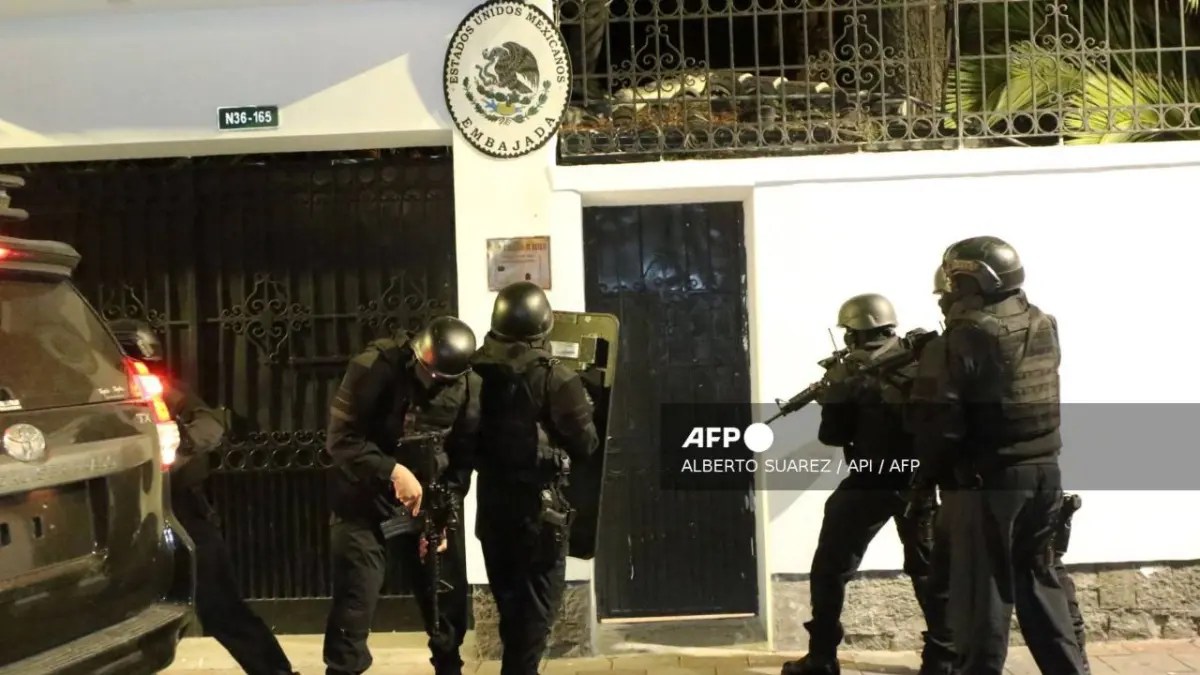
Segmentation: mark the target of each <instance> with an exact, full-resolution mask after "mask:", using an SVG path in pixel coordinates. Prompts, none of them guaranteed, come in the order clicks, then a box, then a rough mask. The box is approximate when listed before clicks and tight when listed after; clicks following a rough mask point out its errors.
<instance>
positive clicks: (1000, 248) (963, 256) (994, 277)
mask: <svg viewBox="0 0 1200 675" xmlns="http://www.w3.org/2000/svg"><path fill="white" fill-rule="evenodd" d="M942 267H943V268H944V269H945V270H946V275H947V276H948V277H949V278H950V282H951V285H952V286H955V285H956V282H955V280H954V279H955V277H960V276H967V277H970V278H972V279H974V280H975V282H976V283H978V284H979V288H980V290H982V291H983V292H984V293H1001V292H1004V291H1015V290H1017V289H1018V288H1020V287H1021V284H1023V283H1025V268H1024V267H1022V266H1021V258H1020V256H1018V255H1017V250H1016V249H1014V248H1013V247H1012V246H1010V245H1009V244H1008V242H1006V241H1004V240H1003V239H1000V238H999V237H971V238H970V239H963V240H962V241H960V242H957V243H955V244H951V245H950V247H949V248H947V249H946V252H945V253H944V254H943V255H942Z"/></svg>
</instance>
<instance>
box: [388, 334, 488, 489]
mask: <svg viewBox="0 0 1200 675" xmlns="http://www.w3.org/2000/svg"><path fill="white" fill-rule="evenodd" d="M371 347H373V348H375V349H378V350H379V357H380V358H382V359H384V360H385V361H387V362H388V363H389V364H391V365H392V367H393V368H394V369H395V372H396V380H395V384H394V386H393V387H391V388H390V391H389V394H388V395H387V396H384V397H383V400H382V401H380V406H381V409H380V413H381V414H380V415H379V418H378V419H380V421H381V422H382V424H381V425H380V426H379V427H378V429H379V431H377V432H376V433H377V434H379V438H378V439H377V440H376V444H377V445H378V446H379V448H380V449H381V450H383V451H384V452H388V453H390V454H391V455H392V456H393V457H395V459H396V461H398V462H400V463H401V464H403V465H405V466H407V467H409V469H410V470H412V471H413V473H414V474H417V478H418V479H419V480H421V481H424V482H428V481H431V480H434V479H436V478H437V476H440V475H441V473H442V472H443V471H445V470H446V467H447V466H448V465H449V458H448V457H447V456H446V451H445V446H444V444H437V445H435V446H433V449H434V450H435V452H436V455H437V457H436V460H435V461H436V467H437V468H436V471H437V476H426V475H421V474H422V473H424V472H423V471H419V469H420V467H421V465H422V464H423V462H422V461H421V458H418V457H410V456H407V453H411V452H420V451H422V450H423V448H422V447H421V446H419V445H413V446H407V447H401V446H398V442H399V440H400V439H401V438H404V437H405V436H411V435H416V434H423V433H427V432H437V431H449V429H450V428H451V427H452V426H454V422H455V420H457V419H458V416H459V413H460V412H461V410H462V407H463V405H465V404H466V403H467V401H468V399H469V396H470V394H471V392H470V391H469V387H468V386H467V384H468V381H469V379H470V378H466V377H462V378H459V379H458V380H455V381H453V382H450V383H447V384H444V385H441V386H438V387H435V388H434V389H433V390H427V389H425V388H424V387H422V386H421V384H420V383H419V382H418V381H417V379H416V375H415V374H414V373H413V367H414V365H415V361H416V356H415V355H414V354H413V352H412V349H411V348H410V347H409V346H408V340H407V339H405V340H404V342H402V343H401V342H397V340H395V339H391V338H387V339H383V340H377V341H375V342H373V343H371ZM372 427H373V428H376V427H375V425H372Z"/></svg>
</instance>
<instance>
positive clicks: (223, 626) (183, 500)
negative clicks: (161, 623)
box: [171, 489, 292, 675]
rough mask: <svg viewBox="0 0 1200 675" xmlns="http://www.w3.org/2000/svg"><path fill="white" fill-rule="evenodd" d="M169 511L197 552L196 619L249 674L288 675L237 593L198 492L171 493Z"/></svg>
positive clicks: (263, 627)
mask: <svg viewBox="0 0 1200 675" xmlns="http://www.w3.org/2000/svg"><path fill="white" fill-rule="evenodd" d="M171 509H172V510H173V511H174V512H175V518H176V519H178V520H179V524H180V525H182V526H183V529H184V530H185V531H187V533H188V536H190V537H191V538H192V542H193V544H194V545H195V547H196V615H197V616H198V617H199V618H200V623H201V625H202V626H204V630H205V632H206V633H208V634H209V635H211V636H212V637H213V638H215V639H216V640H217V642H219V643H221V646H222V647H224V648H225V650H226V651H228V652H229V655H230V656H232V657H233V658H234V660H235V661H237V663H238V665H239V666H241V668H242V670H244V671H246V672H247V673H249V674H250V675H279V674H280V673H287V674H290V673H291V672H292V664H291V663H290V662H289V661H288V658H287V656H286V655H284V653H283V649H282V648H280V646H279V642H278V641H277V640H276V639H275V636H274V635H273V634H272V633H271V629H270V628H268V627H267V624H265V623H263V620H262V619H261V618H259V617H258V615H257V614H255V613H254V612H253V611H251V609H250V607H249V606H248V605H247V604H246V601H245V600H243V599H242V595H241V593H240V592H239V591H238V586H237V580H236V577H235V576H234V571H233V563H232V562H231V561H230V559H229V550H228V549H227V548H226V547H225V539H224V538H223V537H222V536H221V530H220V528H219V527H218V526H217V519H216V513H215V511H214V510H213V508H212V505H211V504H209V503H208V500H207V499H206V498H205V497H204V494H203V493H202V492H200V490H199V489H180V490H172V492H171Z"/></svg>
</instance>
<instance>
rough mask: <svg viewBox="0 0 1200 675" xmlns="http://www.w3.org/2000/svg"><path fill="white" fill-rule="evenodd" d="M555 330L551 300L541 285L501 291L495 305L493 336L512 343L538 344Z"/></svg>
mask: <svg viewBox="0 0 1200 675" xmlns="http://www.w3.org/2000/svg"><path fill="white" fill-rule="evenodd" d="M553 327H554V311H553V310H552V309H550V300H549V299H547V298H546V293H545V292H544V291H542V289H541V288H540V287H538V285H537V284H534V283H531V282H528V281H518V282H517V283H515V284H509V285H508V286H505V287H504V288H502V289H500V292H499V293H497V294H496V304H494V305H492V332H493V333H495V334H496V335H497V336H499V337H502V338H505V339H508V340H536V339H538V338H542V337H545V336H546V334H547V333H549V332H550V329H551V328H553Z"/></svg>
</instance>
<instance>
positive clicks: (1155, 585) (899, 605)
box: [772, 561, 1200, 651]
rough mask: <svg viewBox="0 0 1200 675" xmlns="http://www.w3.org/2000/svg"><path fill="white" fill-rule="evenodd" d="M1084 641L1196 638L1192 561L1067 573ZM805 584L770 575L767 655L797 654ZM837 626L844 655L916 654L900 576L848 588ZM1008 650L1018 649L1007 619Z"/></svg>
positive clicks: (1199, 604)
mask: <svg viewBox="0 0 1200 675" xmlns="http://www.w3.org/2000/svg"><path fill="white" fill-rule="evenodd" d="M1071 577H1072V579H1073V580H1074V582H1075V588H1076V597H1077V600H1078V602H1079V606H1080V609H1081V611H1082V612H1083V618H1084V623H1085V624H1086V626H1087V632H1088V640H1089V641H1094V642H1102V641H1108V640H1141V639H1156V638H1169V639H1181V638H1191V637H1196V636H1197V635H1200V561H1197V562H1191V563H1171V564H1150V565H1142V564H1138V565H1129V566H1123V567H1120V568H1113V567H1111V566H1104V567H1100V566H1080V567H1078V568H1074V569H1072V571H1071ZM808 583H809V582H808V580H807V579H803V578H798V577H797V576H794V575H778V576H777V577H776V579H775V580H774V582H773V583H772V593H773V594H774V598H773V599H774V624H775V625H774V630H775V648H776V649H778V650H782V651H804V650H806V649H807V648H808V633H807V631H805V630H804V622H805V621H808V619H809V618H810V617H811V608H810V606H809V595H808V594H809V587H808ZM842 623H843V625H844V626H845V630H846V642H845V648H847V649H864V650H865V649H888V650H907V649H920V647H921V631H922V630H924V621H923V619H922V618H921V613H920V608H919V607H918V606H917V602H916V599H915V598H914V597H913V592H912V586H911V584H910V583H909V581H908V577H906V576H904V575H902V574H896V575H894V576H883V577H880V576H878V575H870V576H863V577H860V578H858V579H855V580H854V581H851V582H850V584H849V587H848V588H847V592H846V608H845V610H844V612H843V616H842ZM1011 641H1012V644H1014V645H1018V644H1023V643H1024V640H1023V639H1022V637H1021V633H1020V628H1019V625H1018V624H1017V621H1016V617H1015V616H1014V617H1013V624H1012V633H1011Z"/></svg>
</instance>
